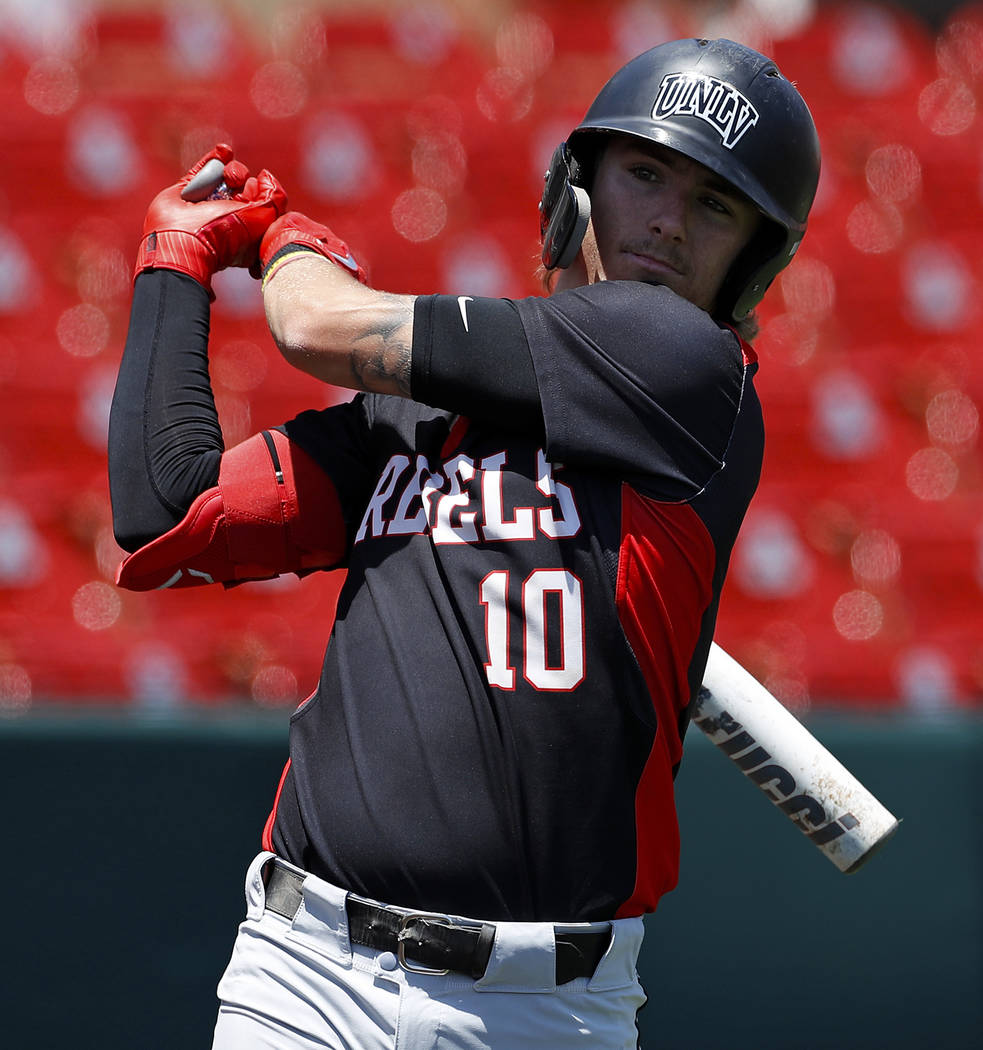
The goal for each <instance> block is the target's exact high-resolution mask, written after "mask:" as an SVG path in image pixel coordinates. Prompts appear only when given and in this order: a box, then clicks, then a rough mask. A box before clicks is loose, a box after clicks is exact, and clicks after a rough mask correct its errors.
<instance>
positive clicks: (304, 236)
mask: <svg viewBox="0 0 983 1050" xmlns="http://www.w3.org/2000/svg"><path fill="white" fill-rule="evenodd" d="M304 248H309V249H311V250H313V251H315V252H317V254H318V255H323V256H324V258H325V259H329V260H330V261H331V262H333V263H335V265H337V266H340V267H341V268H342V269H343V270H347V271H348V273H350V274H351V275H352V276H353V277H355V278H357V279H358V280H359V281H361V282H362V284H368V280H369V279H368V276H367V275H366V273H365V270H364V269H363V268H362V266H361V264H360V263H359V262H358V260H357V259H356V258H355V256H353V255H352V253H351V249H350V248H349V247H348V245H347V244H345V242H344V241H343V240H342V239H341V238H340V237H338V236H337V235H336V234H334V233H332V232H331V230H329V229H328V228H327V226H322V225H321V224H320V223H319V222H314V220H313V219H309V218H308V217H307V216H306V215H303V214H301V213H300V212H299V211H288V212H287V214H286V215H282V216H280V218H279V219H277V220H276V221H275V222H274V223H273V224H272V225H271V226H270V228H269V229H268V230H267V231H266V233H265V234H264V235H263V241H262V243H261V244H260V247H259V261H260V265H261V267H262V272H263V284H264V285H265V284H266V282H267V281H268V280H269V279H270V278H271V277H272V276H273V274H274V273H276V272H277V270H279V268H280V267H281V266H282V265H284V263H286V262H288V261H290V262H292V261H294V260H295V259H299V258H303V256H304V254H305V253H304V252H303V250H302V249H304ZM291 249H293V250H291Z"/></svg>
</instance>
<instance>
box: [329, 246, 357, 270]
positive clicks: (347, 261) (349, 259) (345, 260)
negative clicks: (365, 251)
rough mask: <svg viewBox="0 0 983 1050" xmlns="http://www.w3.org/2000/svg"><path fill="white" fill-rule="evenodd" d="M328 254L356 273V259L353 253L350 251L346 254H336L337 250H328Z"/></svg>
mask: <svg viewBox="0 0 983 1050" xmlns="http://www.w3.org/2000/svg"><path fill="white" fill-rule="evenodd" d="M328 255H330V256H331V258H332V259H334V260H335V262H339V263H341V265H342V266H344V267H346V268H347V269H349V270H351V271H352V273H358V260H357V259H356V258H355V256H354V255H352V253H351V252H350V251H349V253H348V254H347V255H338V253H337V252H331V251H329V252H328Z"/></svg>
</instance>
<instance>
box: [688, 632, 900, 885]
mask: <svg viewBox="0 0 983 1050" xmlns="http://www.w3.org/2000/svg"><path fill="white" fill-rule="evenodd" d="M693 723H694V725H696V726H698V727H699V728H700V729H701V730H703V732H704V733H706V735H707V736H708V737H709V738H710V740H711V741H712V742H713V743H714V744H716V745H717V747H719V748H720V750H721V751H723V752H724V754H726V755H728V756H729V757H730V758H731V760H732V761H733V762H734V763H735V764H736V765H737V766H738V767H739V768H740V769H741V771H742V772H743V773H744V775H745V776H746V777H747V778H748V779H749V780H751V781H752V782H753V783H755V784H757V786H758V787H759V788H760V789H761V790H762V791H763V792H764V793H765V795H766V796H767V797H768V798H769V799H770V800H771V801H772V802H773V803H774V804H775V805H776V806H777V807H778V808H779V809H780V810H782V812H783V813H784V814H785V815H786V816H787V817H789V818H790V819H791V820H792V821H793V822H794V823H795V824H796V825H797V826H798V828H799V830H800V831H801V832H802V833H803V834H804V835H805V836H806V837H807V838H808V839H809V841H810V842H812V843H813V845H815V846H816V847H818V848H819V849H820V850H821V851H822V852H823V853H824V854H825V855H826V856H827V857H828V858H829V859H830V860H831V861H832V862H833V863H834V864H835V865H836V866H837V867H838V868H839V869H840V871H843V872H847V873H848V874H849V873H850V872H854V871H856V870H857V869H858V868H859V867H860V866H861V865H862V864H863V863H864V862H865V861H866V860H867V859H868V858H869V857H870V856H871V855H872V854H873V853H874V851H875V850H876V849H877V848H878V847H880V846H881V845H883V843H884V842H886V841H887V839H888V838H890V836H891V835H892V834H893V833H894V832H895V830H896V829H897V827H898V823H899V822H898V820H897V818H896V817H894V816H893V815H892V814H891V813H889V812H888V810H887V809H885V808H884V806H883V805H881V803H880V802H878V800H877V799H876V798H875V797H874V796H873V795H872V794H871V793H870V792H869V791H868V790H867V789H866V788H865V787H864V786H863V784H861V783H860V781H859V780H857V778H856V777H854V776H853V774H852V773H850V772H849V771H848V770H847V769H846V768H845V767H844V766H843V765H842V764H841V763H840V762H838V761H837V760H836V759H835V758H834V757H833V755H832V754H830V752H829V751H827V749H826V748H825V747H823V745H822V744H820V743H819V741H818V740H817V739H816V738H815V737H814V736H813V735H812V734H811V733H810V732H809V731H808V730H807V729H806V728H805V726H804V725H802V723H801V722H799V721H798V720H797V719H796V718H795V716H794V715H792V714H791V713H790V712H789V711H788V710H787V709H786V708H785V707H783V706H782V704H780V703H779V702H778V700H776V699H775V697H774V696H772V695H771V693H770V692H768V690H767V689H766V688H765V687H764V686H763V685H761V683H760V682H758V681H757V680H756V679H755V678H754V677H753V676H752V675H751V674H749V673H748V672H747V671H746V670H745V669H744V668H743V667H741V665H740V664H739V663H738V662H737V661H736V660H735V659H734V658H733V657H731V656H729V655H728V654H727V653H725V652H724V650H723V649H721V648H720V646H718V645H717V644H716V643H714V644H713V645H711V647H710V656H709V659H708V660H707V667H706V672H705V674H704V676H703V686H702V688H701V689H700V693H699V696H698V697H697V700H696V705H695V709H694V713H693Z"/></svg>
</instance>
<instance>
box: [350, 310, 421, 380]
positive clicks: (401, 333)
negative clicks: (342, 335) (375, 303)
mask: <svg viewBox="0 0 983 1050" xmlns="http://www.w3.org/2000/svg"><path fill="white" fill-rule="evenodd" d="M382 298H383V301H384V303H385V306H386V307H387V308H388V309H386V310H384V311H383V316H382V317H380V318H378V320H377V321H376V323H374V324H372V325H370V326H369V327H367V328H366V329H365V330H364V331H363V332H362V333H361V334H360V335H359V336H358V337H357V338H356V340H355V342H354V345H353V346H352V352H351V357H350V361H351V368H352V372H353V374H354V375H355V377H356V379H357V380H358V385H359V387H360V388H361V389H362V390H379V389H380V387H381V386H386V385H389V384H394V385H395V386H396V388H397V390H398V392H399V393H400V394H401V395H402V396H403V397H409V396H410V373H411V368H410V363H411V358H412V346H411V344H410V332H411V331H412V329H411V322H412V320H413V306H412V303H411V304H410V305H407V303H406V299H405V297H403V296H399V295H389V294H386V295H384V296H383V297H382Z"/></svg>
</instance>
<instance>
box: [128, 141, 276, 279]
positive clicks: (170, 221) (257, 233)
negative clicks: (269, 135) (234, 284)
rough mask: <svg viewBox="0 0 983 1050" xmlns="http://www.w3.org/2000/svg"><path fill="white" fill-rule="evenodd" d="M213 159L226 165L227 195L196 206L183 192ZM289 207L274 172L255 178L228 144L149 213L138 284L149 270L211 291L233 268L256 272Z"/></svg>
mask: <svg viewBox="0 0 983 1050" xmlns="http://www.w3.org/2000/svg"><path fill="white" fill-rule="evenodd" d="M213 157H215V158H218V159H219V160H220V161H221V162H222V163H223V164H224V165H225V168H224V190H221V191H220V194H221V195H218V194H216V199H214V200H213V199H211V198H209V199H208V200H203V201H197V202H195V203H191V202H189V201H186V200H183V199H182V197H181V190H182V189H183V188H184V187H185V186H187V184H188V183H189V182H190V181H191V179H192V178H193V177H194V176H195V175H196V174H197V173H198V172H199V171H200V170H201V169H202V168H203V167H204V166H205V164H206V163H207V162H208V161H209V160H211V159H212V158H213ZM286 207H287V195H286V193H285V192H284V189H283V187H282V186H281V185H280V183H279V182H278V181H277V180H276V178H275V177H274V176H273V175H271V174H270V173H269V172H268V171H266V170H263V171H261V172H260V173H259V175H257V176H256V177H255V178H250V176H249V169H248V168H247V167H246V166H245V165H244V164H242V163H241V162H240V161H237V160H233V157H232V150H231V148H230V147H229V146H226V145H225V144H224V143H221V144H219V145H218V146H216V147H215V148H214V149H212V150H210V151H209V152H208V153H206V154H205V156H204V157H202V158H201V160H199V161H198V163H197V164H195V165H194V166H193V167H192V168H191V169H190V170H189V171H188V172H187V174H186V175H185V176H184V178H183V179H181V181H180V182H178V183H176V184H175V185H173V186H169V187H168V188H167V189H166V190H163V191H162V192H161V193H158V194H157V196H156V197H155V198H154V199H153V201H152V202H151V204H150V207H149V208H148V209H147V215H146V218H145V219H144V222H143V240H142V242H141V244H140V250H139V252H138V253H137V260H136V266H135V267H134V270H133V277H134V280H135V279H136V277H137V276H138V275H139V274H141V273H143V272H144V271H145V270H154V269H160V270H178V271H180V272H181V273H186V274H188V275H189V276H190V277H193V278H194V279H195V280H196V281H198V282H199V284H202V285H204V286H205V288H206V289H207V291H208V295H209V298H210V299H214V298H215V296H214V294H213V292H212V286H211V282H212V275H213V274H215V273H217V272H218V271H219V270H224V269H225V268H226V267H227V266H253V265H254V264H255V263H256V262H257V258H258V254H259V244H260V241H261V239H262V237H263V234H264V233H265V232H266V230H267V228H268V227H269V225H270V223H271V222H273V220H274V219H276V217H277V216H278V215H282V214H283V212H284V211H285V210H286Z"/></svg>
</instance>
